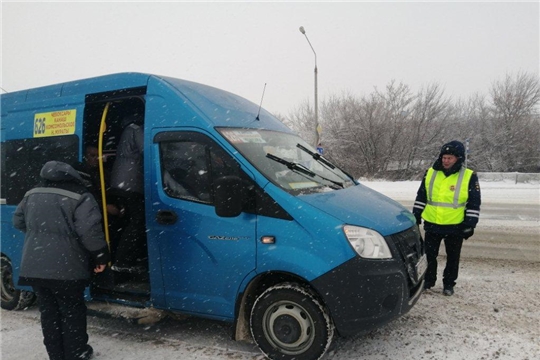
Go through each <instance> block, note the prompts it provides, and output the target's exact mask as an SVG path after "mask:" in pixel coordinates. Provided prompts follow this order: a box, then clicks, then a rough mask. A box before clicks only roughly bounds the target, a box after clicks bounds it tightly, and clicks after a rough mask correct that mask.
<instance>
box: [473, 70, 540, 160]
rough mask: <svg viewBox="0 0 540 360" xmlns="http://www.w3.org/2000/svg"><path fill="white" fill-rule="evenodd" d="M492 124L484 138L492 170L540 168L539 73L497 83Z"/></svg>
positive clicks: (494, 87) (521, 74)
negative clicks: (539, 150) (539, 145)
mask: <svg viewBox="0 0 540 360" xmlns="http://www.w3.org/2000/svg"><path fill="white" fill-rule="evenodd" d="M490 95H491V99H490V100H491V106H490V117H489V119H488V121H489V122H490V126H489V128H488V130H489V131H488V132H487V133H486V134H484V137H483V141H484V145H485V148H486V151H487V150H489V152H488V154H489V155H488V156H489V157H488V159H489V164H490V167H491V169H490V170H492V171H531V170H534V169H538V162H539V161H540V156H539V153H538V141H539V138H538V135H539V112H538V104H539V101H540V86H539V79H538V76H534V75H531V74H525V73H518V74H517V75H515V76H511V75H506V77H505V78H504V79H503V80H501V81H496V82H494V83H493V85H492V87H491V91H490Z"/></svg>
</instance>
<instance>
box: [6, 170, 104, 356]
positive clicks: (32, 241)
mask: <svg viewBox="0 0 540 360" xmlns="http://www.w3.org/2000/svg"><path fill="white" fill-rule="evenodd" d="M40 176H41V178H42V182H41V184H40V185H38V187H36V188H33V189H31V190H30V191H28V192H27V193H26V194H25V195H24V198H23V199H22V201H21V202H20V203H19V205H18V206H17V209H16V210H15V213H14V215H13V225H14V226H15V228H17V229H19V230H21V231H23V232H24V233H25V234H26V235H25V240H24V246H23V253H22V261H21V268H20V273H19V281H18V284H19V285H21V286H32V287H33V289H34V292H35V293H36V294H37V296H38V299H39V310H40V313H41V327H42V330H43V337H44V341H43V343H44V344H45V347H46V349H47V353H48V354H49V359H50V360H75V359H77V360H81V359H83V360H84V359H89V358H90V357H91V355H92V353H93V349H92V347H91V346H90V345H88V334H87V332H86V304H85V303H84V289H85V287H86V286H88V285H89V283H90V276H91V271H92V268H93V271H94V272H95V273H98V272H102V271H103V270H104V269H105V267H106V264H107V262H108V261H109V251H108V246H107V243H106V242H105V238H104V234H103V228H102V223H101V213H100V212H99V210H98V204H97V202H96V200H95V199H94V197H93V195H92V194H90V193H89V192H88V190H87V188H86V187H85V186H84V185H83V183H82V179H81V177H80V176H79V174H78V173H77V171H76V170H75V169H74V168H73V167H72V166H70V165H68V164H66V163H63V162H59V161H49V162H47V163H46V164H45V165H44V166H43V168H42V169H41V172H40Z"/></svg>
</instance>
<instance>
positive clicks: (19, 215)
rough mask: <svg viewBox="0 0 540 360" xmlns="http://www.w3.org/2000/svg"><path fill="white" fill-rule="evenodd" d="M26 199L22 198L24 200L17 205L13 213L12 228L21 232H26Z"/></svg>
mask: <svg viewBox="0 0 540 360" xmlns="http://www.w3.org/2000/svg"><path fill="white" fill-rule="evenodd" d="M26 199H27V197H24V199H23V200H22V201H21V202H20V203H19V205H17V209H15V212H14V213H13V219H12V222H13V226H14V227H15V228H16V229H19V230H21V231H22V232H26V220H25V218H24V209H25V207H26Z"/></svg>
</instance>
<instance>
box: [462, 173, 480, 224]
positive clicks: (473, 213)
mask: <svg viewBox="0 0 540 360" xmlns="http://www.w3.org/2000/svg"><path fill="white" fill-rule="evenodd" d="M480 204H481V197H480V184H479V182H478V176H477V175H476V173H473V174H472V175H471V179H470V181H469V198H468V199H467V205H466V206H465V220H464V221H463V223H464V224H466V225H469V226H472V227H475V226H476V224H477V223H478V220H479V219H480Z"/></svg>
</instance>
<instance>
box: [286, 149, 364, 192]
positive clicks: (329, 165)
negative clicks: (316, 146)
mask: <svg viewBox="0 0 540 360" xmlns="http://www.w3.org/2000/svg"><path fill="white" fill-rule="evenodd" d="M296 147H297V148H299V149H300V150H302V151H303V152H305V153H308V154H309V155H311V157H312V158H313V159H315V161H318V162H320V163H322V164H323V165H325V166H326V167H327V168H328V169H329V170H330V171H331V172H332V173H333V174H334V175H336V176H337V177H339V178H340V179H341V180H343V181H344V182H349V181H352V176H351V175H349V174H347V173H346V172H345V171H343V170H341V169H339V170H341V171H342V172H343V173H344V174H345V175H347V176H349V177H350V179H345V178H343V177H342V176H341V175H340V174H338V172H337V171H336V166H335V165H333V164H332V163H331V162H329V161H328V160H326V159H325V158H323V157H322V156H321V154H319V153H316V152H313V151H311V150H309V149H308V148H306V147H305V146H302V145H300V144H296ZM319 176H320V175H319ZM329 181H332V180H329ZM353 182H354V181H353ZM338 184H340V185H341V186H342V187H344V186H343V183H339V182H338Z"/></svg>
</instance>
